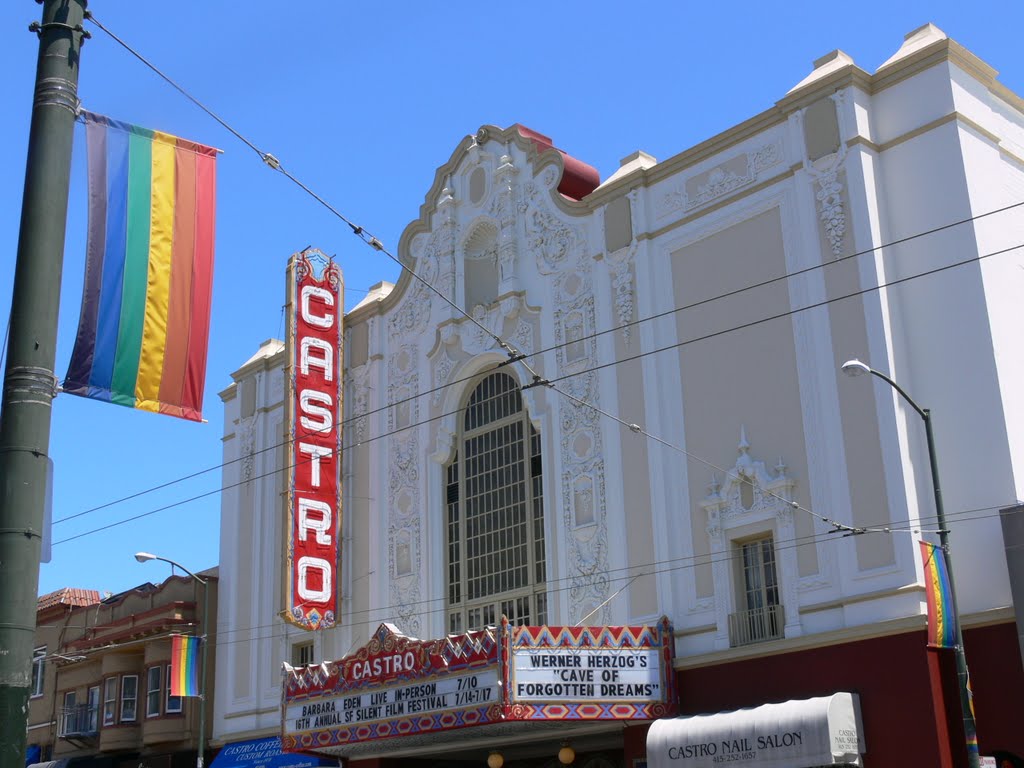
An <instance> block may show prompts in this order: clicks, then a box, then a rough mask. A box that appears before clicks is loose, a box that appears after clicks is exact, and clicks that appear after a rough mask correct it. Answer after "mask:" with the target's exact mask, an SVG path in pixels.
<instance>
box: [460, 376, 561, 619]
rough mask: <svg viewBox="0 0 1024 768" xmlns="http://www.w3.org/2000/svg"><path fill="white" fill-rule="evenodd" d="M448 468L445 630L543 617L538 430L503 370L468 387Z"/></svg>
mask: <svg viewBox="0 0 1024 768" xmlns="http://www.w3.org/2000/svg"><path fill="white" fill-rule="evenodd" d="M446 471H447V483H446V492H447V511H448V519H447V551H448V631H449V632H465V631H467V630H470V629H479V628H481V627H484V626H487V625H489V624H497V623H498V621H499V620H500V618H501V616H502V615H505V616H507V617H508V619H509V621H511V622H512V623H513V624H544V623H546V622H547V587H546V581H547V567H546V563H545V561H544V502H543V499H544V487H543V481H542V478H541V452H540V434H539V433H538V432H537V430H536V429H534V428H533V425H532V424H530V420H529V418H528V416H527V413H526V410H525V409H524V408H523V397H522V393H521V392H520V390H519V385H518V384H517V383H516V381H515V379H513V378H512V377H511V376H509V375H508V374H505V373H492V374H489V375H488V376H487V377H486V378H484V379H483V380H481V381H480V382H479V383H478V384H477V386H476V388H475V389H474V390H473V393H472V394H471V395H470V398H469V402H468V403H467V405H466V409H465V411H464V412H463V418H462V423H461V424H460V428H459V435H458V449H457V450H456V453H455V456H454V458H453V459H452V460H451V463H450V464H448V467H447V469H446Z"/></svg>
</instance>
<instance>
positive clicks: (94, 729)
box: [85, 685, 100, 733]
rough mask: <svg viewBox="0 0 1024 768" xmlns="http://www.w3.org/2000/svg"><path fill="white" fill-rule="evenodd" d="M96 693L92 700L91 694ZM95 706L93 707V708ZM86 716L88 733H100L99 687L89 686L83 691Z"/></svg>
mask: <svg viewBox="0 0 1024 768" xmlns="http://www.w3.org/2000/svg"><path fill="white" fill-rule="evenodd" d="M93 691H96V698H95V699H93V696H92V692H93ZM94 705H95V706H94ZM85 706H86V715H87V717H88V719H89V733H99V732H100V686H98V685H90V686H89V687H88V688H87V689H86V691H85Z"/></svg>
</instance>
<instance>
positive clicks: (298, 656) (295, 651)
mask: <svg viewBox="0 0 1024 768" xmlns="http://www.w3.org/2000/svg"><path fill="white" fill-rule="evenodd" d="M306 650H308V651H309V661H302V656H303V651H306ZM315 657H316V650H315V647H314V645H313V641H312V640H303V641H302V642H298V643H293V644H292V666H293V667H308V666H309V665H310V664H312V663H313V659H314V658H315Z"/></svg>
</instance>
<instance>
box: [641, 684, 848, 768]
mask: <svg viewBox="0 0 1024 768" xmlns="http://www.w3.org/2000/svg"><path fill="white" fill-rule="evenodd" d="M863 732H864V729H863V726H862V725H861V717H860V700H859V698H858V697H857V695H856V694H853V693H836V694H833V695H831V696H823V697H819V698H814V699H805V700H801V701H786V702H782V703H780V704H764V705H762V706H760V707H754V708H752V709H740V710H736V711H734V712H721V713H719V714H714V715H698V716H695V717H677V718H671V719H664V720H659V721H658V722H656V723H653V724H652V725H651V728H650V730H649V731H648V732H647V762H648V765H649V766H650V768H718V766H737V767H739V766H751V767H756V768H814V767H816V766H825V765H863V763H862V760H861V756H862V755H863V754H864V752H865V751H866V750H865V745H864V738H863Z"/></svg>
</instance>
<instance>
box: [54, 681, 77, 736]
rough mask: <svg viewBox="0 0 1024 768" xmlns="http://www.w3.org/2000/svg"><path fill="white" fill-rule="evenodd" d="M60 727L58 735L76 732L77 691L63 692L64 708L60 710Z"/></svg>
mask: <svg viewBox="0 0 1024 768" xmlns="http://www.w3.org/2000/svg"><path fill="white" fill-rule="evenodd" d="M60 714H61V718H60V728H59V729H58V731H57V735H58V736H67V735H69V734H70V735H74V734H77V733H78V692H77V691H67V692H66V693H65V694H64V709H63V710H61V713H60Z"/></svg>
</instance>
